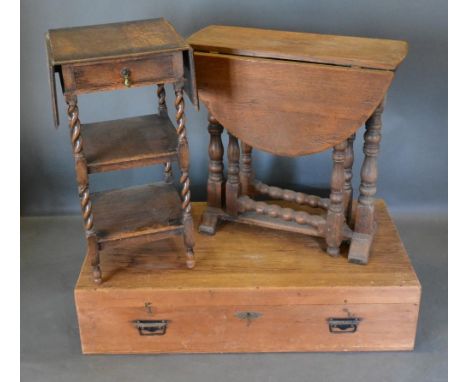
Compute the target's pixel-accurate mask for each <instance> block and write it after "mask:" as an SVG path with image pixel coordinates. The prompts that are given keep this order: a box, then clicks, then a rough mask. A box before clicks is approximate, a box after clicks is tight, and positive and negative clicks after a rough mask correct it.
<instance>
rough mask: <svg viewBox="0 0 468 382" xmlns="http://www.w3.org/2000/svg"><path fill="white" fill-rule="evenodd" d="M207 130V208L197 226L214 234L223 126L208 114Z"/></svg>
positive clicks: (219, 198)
mask: <svg viewBox="0 0 468 382" xmlns="http://www.w3.org/2000/svg"><path fill="white" fill-rule="evenodd" d="M208 121H209V124H208V132H209V134H210V143H209V146H208V156H209V162H208V183H207V202H208V203H207V204H208V209H207V210H206V211H205V212H204V214H203V219H202V223H201V224H200V227H199V228H198V229H199V231H200V232H203V233H207V234H211V235H212V234H214V233H215V231H216V225H217V222H218V212H217V211H216V210H220V209H221V208H222V207H223V184H224V176H223V170H224V164H223V156H224V147H223V141H222V140H221V134H222V133H223V126H221V124H220V123H219V122H218V121H217V120H216V118H214V117H213V116H212V115H209V116H208Z"/></svg>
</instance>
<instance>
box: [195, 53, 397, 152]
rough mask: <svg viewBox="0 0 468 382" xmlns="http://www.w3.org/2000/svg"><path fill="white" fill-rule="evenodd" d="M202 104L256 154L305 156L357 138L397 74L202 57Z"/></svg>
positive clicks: (198, 56)
mask: <svg viewBox="0 0 468 382" xmlns="http://www.w3.org/2000/svg"><path fill="white" fill-rule="evenodd" d="M195 66H196V71H197V83H198V90H199V97H200V99H201V100H202V102H203V103H205V105H206V106H207V108H208V110H209V112H210V113H211V114H212V115H213V117H214V118H216V120H218V121H219V123H221V125H223V126H224V127H225V128H226V129H227V130H228V131H229V132H230V133H232V134H234V135H235V136H236V137H238V138H239V139H240V140H242V141H243V142H245V143H247V144H248V145H250V146H253V147H254V148H256V149H260V150H264V151H267V152H270V153H273V154H276V155H284V156H298V155H306V154H313V153H316V152H320V151H324V150H326V149H328V148H330V147H332V146H334V145H336V144H338V143H341V142H342V141H344V140H345V139H347V138H348V137H349V136H350V135H352V134H353V133H354V132H355V131H356V130H357V129H358V128H359V127H361V126H362V125H363V124H364V122H365V121H366V120H367V119H368V118H369V117H370V115H371V114H372V112H373V111H374V110H375V108H376V107H377V106H378V105H379V103H380V102H381V101H382V99H383V97H384V96H385V93H386V92H387V89H388V87H389V86H390V83H391V81H392V78H393V72H391V71H380V70H369V69H355V68H344V67H338V66H330V65H320V64H309V63H299V62H290V61H281V60H269V59H261V58H251V57H238V56H229V55H222V54H210V53H198V52H196V53H195Z"/></svg>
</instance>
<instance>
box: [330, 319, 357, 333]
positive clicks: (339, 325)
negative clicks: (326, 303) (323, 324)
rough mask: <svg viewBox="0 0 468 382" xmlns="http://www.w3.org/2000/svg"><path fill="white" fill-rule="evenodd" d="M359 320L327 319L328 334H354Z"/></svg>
mask: <svg viewBox="0 0 468 382" xmlns="http://www.w3.org/2000/svg"><path fill="white" fill-rule="evenodd" d="M361 320H362V319H361V318H358V317H347V318H329V319H328V320H327V321H328V330H329V331H330V333H335V334H340V333H355V332H356V331H357V329H358V325H359V323H360V322H361Z"/></svg>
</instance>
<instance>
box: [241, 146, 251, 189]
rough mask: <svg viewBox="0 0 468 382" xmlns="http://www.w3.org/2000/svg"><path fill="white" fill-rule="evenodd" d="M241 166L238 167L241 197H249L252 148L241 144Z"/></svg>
mask: <svg viewBox="0 0 468 382" xmlns="http://www.w3.org/2000/svg"><path fill="white" fill-rule="evenodd" d="M241 149H242V154H241V166H240V186H241V191H240V193H241V195H251V194H252V191H251V190H252V187H251V180H252V146H249V145H248V144H247V143H244V142H241Z"/></svg>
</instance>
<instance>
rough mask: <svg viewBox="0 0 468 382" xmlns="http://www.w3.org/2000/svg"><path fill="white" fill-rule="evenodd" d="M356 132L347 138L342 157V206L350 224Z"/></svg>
mask: <svg viewBox="0 0 468 382" xmlns="http://www.w3.org/2000/svg"><path fill="white" fill-rule="evenodd" d="M355 138H356V134H353V135H351V136H350V137H349V138H348V139H347V146H346V150H345V159H344V171H345V183H344V203H343V204H344V207H345V216H346V221H347V223H348V225H350V224H351V219H352V216H353V182H352V180H353V163H354V149H353V145H354V139H355Z"/></svg>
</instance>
